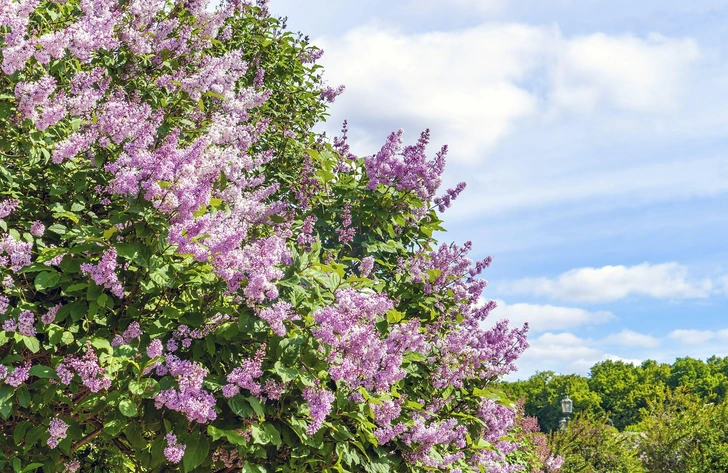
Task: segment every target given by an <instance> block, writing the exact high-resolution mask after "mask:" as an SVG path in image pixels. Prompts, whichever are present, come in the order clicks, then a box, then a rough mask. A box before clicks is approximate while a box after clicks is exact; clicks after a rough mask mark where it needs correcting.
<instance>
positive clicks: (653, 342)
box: [602, 329, 660, 359]
mask: <svg viewBox="0 0 728 473" xmlns="http://www.w3.org/2000/svg"><path fill="white" fill-rule="evenodd" d="M602 343H605V344H607V345H620V346H627V347H644V348H654V347H656V346H658V345H659V344H660V340H658V339H657V338H655V337H652V336H650V335H645V334H643V333H638V332H633V331H632V330H627V329H625V330H622V331H621V332H619V333H613V334H611V335H608V336H607V337H605V338H604V340H602ZM610 356H616V355H610ZM610 359H614V358H610Z"/></svg>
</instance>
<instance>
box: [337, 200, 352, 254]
mask: <svg viewBox="0 0 728 473" xmlns="http://www.w3.org/2000/svg"><path fill="white" fill-rule="evenodd" d="M336 233H337V234H338V235H339V242H340V243H341V244H342V245H346V244H348V243H351V242H352V241H354V235H356V230H355V229H354V228H352V226H351V208H350V206H349V202H348V201H347V202H346V203H345V204H344V210H343V211H342V212H341V227H339V228H337V229H336Z"/></svg>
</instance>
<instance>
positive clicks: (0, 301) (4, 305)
mask: <svg viewBox="0 0 728 473" xmlns="http://www.w3.org/2000/svg"><path fill="white" fill-rule="evenodd" d="M9 304H10V299H9V298H8V296H3V295H0V314H4V313H5V312H7V310H8V305H9Z"/></svg>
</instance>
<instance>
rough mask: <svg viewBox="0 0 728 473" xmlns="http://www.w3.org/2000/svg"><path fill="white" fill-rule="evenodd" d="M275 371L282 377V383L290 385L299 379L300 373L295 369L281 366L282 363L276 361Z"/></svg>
mask: <svg viewBox="0 0 728 473" xmlns="http://www.w3.org/2000/svg"><path fill="white" fill-rule="evenodd" d="M273 371H274V372H275V373H276V374H277V375H278V376H280V377H281V381H283V382H284V383H289V382H291V381H293V380H294V379H296V378H298V375H299V374H300V371H298V370H297V369H295V368H287V367H285V366H283V365H282V364H281V362H280V361H276V362H275V364H274V365H273Z"/></svg>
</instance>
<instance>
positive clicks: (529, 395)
mask: <svg viewBox="0 0 728 473" xmlns="http://www.w3.org/2000/svg"><path fill="white" fill-rule="evenodd" d="M504 389H505V391H506V392H507V393H508V394H509V395H510V397H511V398H513V399H521V398H525V402H524V410H525V413H526V415H528V416H534V417H536V418H538V421H539V424H540V425H541V429H542V430H543V431H544V432H551V431H553V430H555V429H557V428H558V427H559V421H560V420H561V418H562V417H563V414H562V412H561V404H560V401H561V399H562V398H563V397H564V396H566V395H568V396H569V397H570V398H571V400H572V401H574V411H575V412H585V411H586V412H590V413H593V414H602V413H603V412H604V410H603V409H602V408H601V398H600V396H599V394H598V393H596V392H594V391H592V390H590V389H589V383H588V381H587V379H586V378H584V377H583V376H579V375H575V374H570V375H556V374H554V372H553V371H543V372H539V373H536V374H535V375H533V376H531V377H530V378H529V379H528V380H526V381H518V382H514V383H507V384H506V385H505V386H504Z"/></svg>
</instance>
